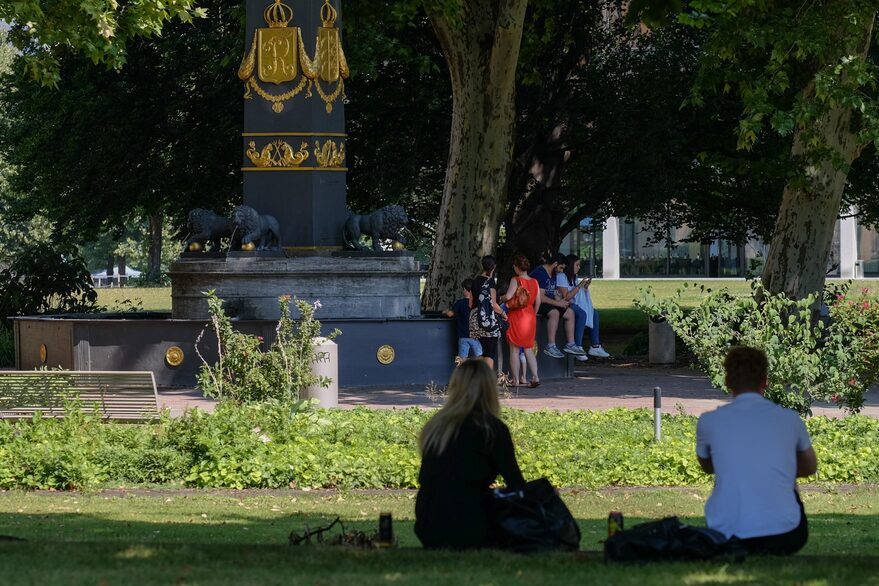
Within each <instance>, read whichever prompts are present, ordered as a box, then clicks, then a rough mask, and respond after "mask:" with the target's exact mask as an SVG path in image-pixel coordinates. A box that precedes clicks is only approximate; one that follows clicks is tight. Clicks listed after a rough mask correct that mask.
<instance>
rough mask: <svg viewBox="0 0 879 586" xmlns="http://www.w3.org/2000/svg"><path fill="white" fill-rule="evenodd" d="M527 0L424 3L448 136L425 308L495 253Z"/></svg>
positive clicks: (444, 301) (435, 305)
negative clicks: (447, 101)
mask: <svg viewBox="0 0 879 586" xmlns="http://www.w3.org/2000/svg"><path fill="white" fill-rule="evenodd" d="M527 5H528V2H527V0H460V4H459V9H458V14H455V15H454V16H450V15H449V14H448V13H447V12H444V11H443V10H442V9H440V8H433V7H431V6H430V4H427V12H428V15H429V16H430V19H431V23H432V24H433V27H434V30H435V31H436V34H437V37H438V38H439V41H440V45H441V46H442V48H443V52H444V53H445V57H446V61H447V62H448V66H449V72H450V75H451V81H452V133H451V140H450V148H449V158H448V163H447V167H446V177H445V184H444V186H443V199H442V204H441V206H440V214H439V218H438V221H437V230H436V241H435V243H434V251H433V257H432V259H431V263H430V269H429V270H428V273H427V284H426V286H425V288H424V294H423V297H422V307H423V308H424V309H425V310H438V309H445V308H447V307H449V306H450V305H451V303H452V302H453V301H454V299H455V297H456V295H457V294H458V289H459V288H460V282H461V281H462V280H463V279H464V278H466V277H470V276H472V275H474V274H475V273H476V272H477V271H478V270H479V259H480V257H481V256H482V255H484V254H491V253H494V252H495V247H496V245H497V236H498V225H499V223H500V219H501V215H502V213H503V206H504V202H505V200H506V191H507V183H508V179H509V171H510V165H511V159H512V150H513V137H514V130H515V113H516V110H515V87H516V66H517V63H518V60H519V48H520V43H521V40H522V29H523V25H524V20H525V9H526V7H527Z"/></svg>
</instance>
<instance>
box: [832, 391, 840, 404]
mask: <svg viewBox="0 0 879 586" xmlns="http://www.w3.org/2000/svg"><path fill="white" fill-rule="evenodd" d="M840 398H841V397H840V396H839V395H837V394H836V393H833V394H832V395H830V400H831V401H833V402H834V403H839V400H840Z"/></svg>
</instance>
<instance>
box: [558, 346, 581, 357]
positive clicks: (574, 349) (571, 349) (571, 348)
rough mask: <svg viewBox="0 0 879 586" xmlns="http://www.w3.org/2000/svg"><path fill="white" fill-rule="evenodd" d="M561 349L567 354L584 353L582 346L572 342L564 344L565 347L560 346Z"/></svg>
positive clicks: (578, 354)
mask: <svg viewBox="0 0 879 586" xmlns="http://www.w3.org/2000/svg"><path fill="white" fill-rule="evenodd" d="M562 350H564V351H565V352H566V353H567V354H574V355H575V356H582V355H583V354H585V352H584V351H583V348H581V347H579V346H577V345H576V344H574V343H571V344H565V347H564V348H562Z"/></svg>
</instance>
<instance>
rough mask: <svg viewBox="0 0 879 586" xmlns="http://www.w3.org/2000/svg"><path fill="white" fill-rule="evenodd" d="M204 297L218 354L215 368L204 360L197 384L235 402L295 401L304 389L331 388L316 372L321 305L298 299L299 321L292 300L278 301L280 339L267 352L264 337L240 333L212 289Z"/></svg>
mask: <svg viewBox="0 0 879 586" xmlns="http://www.w3.org/2000/svg"><path fill="white" fill-rule="evenodd" d="M205 295H206V296H207V303H208V311H209V312H210V316H211V324H210V328H211V331H212V333H213V334H214V335H215V336H216V339H217V353H218V355H219V358H218V360H217V362H216V363H215V364H213V365H211V364H208V363H207V362H204V364H203V365H202V367H201V369H200V370H199V372H198V386H199V388H200V389H201V390H202V391H203V392H204V394H205V395H206V396H209V397H216V398H217V399H220V400H221V401H230V402H232V403H235V404H243V403H249V402H257V401H267V400H280V401H296V400H298V399H299V392H300V391H302V390H303V389H306V388H308V387H310V386H314V385H320V386H322V387H327V386H329V384H330V382H332V381H330V380H329V379H327V378H325V377H323V378H322V377H317V376H315V375H314V373H313V372H312V370H311V365H312V363H313V361H314V360H315V352H314V348H315V338H319V337H320V328H321V326H320V322H319V321H318V320H316V319H314V310H315V309H316V308H318V307H320V302H315V304H314V305H312V304H310V303H308V302H307V301H303V300H301V299H296V300H295V301H294V304H295V305H296V309H297V310H298V313H299V318H298V319H297V320H296V321H294V320H293V319H291V317H290V296H289V295H284V296H282V297H281V298H280V299H279V301H278V304H279V306H280V309H281V318H280V320H279V321H278V326H277V328H275V339H274V340H273V341H272V343H271V346H270V347H269V349H268V350H267V351H265V352H263V351H262V346H263V342H264V340H263V339H262V337H261V336H251V335H249V334H244V333H242V332H239V331H236V330H235V328H234V327H233V326H232V320H231V319H229V317H228V316H227V315H226V314H225V312H224V311H223V300H222V299H220V298H218V297H217V296H216V294H215V293H214V292H213V291H208V292H207V293H206V294H205ZM339 333H340V332H339V331H338V330H335V331H334V332H332V333H331V334H330V335H329V336H328V338H330V339H332V338H335V337H336V336H338V335H339ZM200 339H201V336H199V341H200Z"/></svg>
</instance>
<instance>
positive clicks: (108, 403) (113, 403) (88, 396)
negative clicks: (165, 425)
mask: <svg viewBox="0 0 879 586" xmlns="http://www.w3.org/2000/svg"><path fill="white" fill-rule="evenodd" d="M74 398H76V399H78V400H79V401H80V403H81V404H82V409H83V411H85V412H87V413H92V412H93V410H94V406H95V405H97V409H98V411H99V412H100V413H101V415H102V417H103V418H104V419H124V420H127V421H130V420H148V419H153V418H155V417H157V416H158V411H159V409H158V395H157V393H156V382H155V377H154V376H153V373H152V372H149V371H144V372H114V371H0V418H5V419H25V418H30V417H33V415H34V414H35V413H36V412H38V411H39V412H41V413H42V414H43V416H45V417H53V418H59V417H63V415H64V402H65V400H66V399H74Z"/></svg>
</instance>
